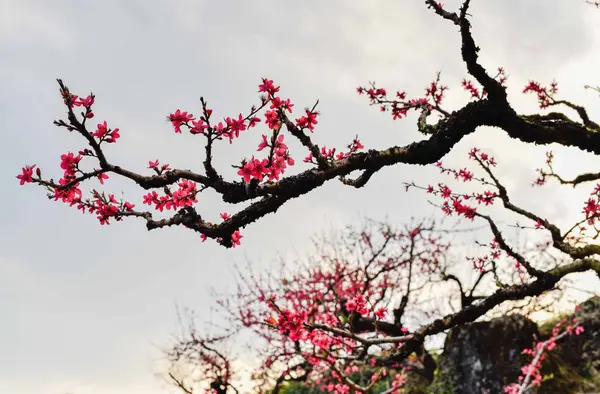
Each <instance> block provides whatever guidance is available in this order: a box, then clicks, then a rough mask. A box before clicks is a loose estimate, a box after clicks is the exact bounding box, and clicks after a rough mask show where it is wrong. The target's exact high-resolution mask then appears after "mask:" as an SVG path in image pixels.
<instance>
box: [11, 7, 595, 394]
mask: <svg viewBox="0 0 600 394" xmlns="http://www.w3.org/2000/svg"><path fill="white" fill-rule="evenodd" d="M423 3H424V2H423V1H422V0H394V1H392V0H389V1H388V0H380V1H374V0H319V1H317V0H307V1H293V2H292V1H282V0H278V1H276V0H255V1H243V0H237V1H227V0H221V1H208V0H172V1H167V0H125V1H123V0H122V1H117V0H103V1H75V0H70V1H67V0H54V1H42V0H37V1H33V0H0V86H1V89H0V126H1V130H2V135H3V141H2V144H0V160H1V161H2V166H0V180H1V182H2V184H3V185H4V186H3V197H2V201H4V202H3V204H2V206H1V207H0V316H2V318H1V323H0V349H1V350H0V365H1V366H2V367H0V393H17V392H18V393H19V394H64V393H67V392H70V393H73V394H121V393H141V392H144V393H145V394H157V393H167V392H169V390H170V389H168V388H167V385H166V384H164V383H162V382H161V381H160V380H159V379H158V378H157V377H156V376H155V375H156V373H159V372H161V369H160V366H158V365H157V360H158V359H159V357H160V352H159V351H158V348H159V347H161V346H164V345H165V344H166V343H168V340H169V337H170V335H171V334H174V333H176V332H177V320H176V316H175V305H182V306H187V307H192V308H194V309H196V310H197V311H198V312H199V313H206V312H207V311H208V309H209V306H210V304H211V298H210V297H209V295H208V290H209V288H210V287H211V286H213V287H215V288H217V289H225V288H227V285H228V284H230V283H231V278H232V267H233V265H234V264H235V263H238V264H243V263H245V262H246V261H251V262H252V264H253V265H254V266H256V267H259V268H260V267H266V266H268V264H270V263H271V262H272V261H273V260H274V259H275V258H276V257H277V255H278V254H282V253H287V252H289V251H292V250H296V251H298V252H300V253H302V252H303V251H306V250H308V249H307V248H308V246H309V238H310V236H312V235H313V234H315V233H316V232H319V231H323V230H328V229H330V228H332V227H336V226H342V225H347V224H351V223H356V222H358V220H359V219H360V218H361V217H362V216H364V215H366V216H369V217H372V218H375V219H384V218H385V217H388V218H389V219H390V220H391V221H393V222H395V223H402V222H406V221H408V220H409V219H410V217H411V215H416V216H428V215H430V214H431V213H432V208H431V206H430V205H429V204H427V202H426V201H425V199H424V198H423V195H422V194H419V193H418V192H409V193H406V192H404V189H403V187H402V182H405V181H411V180H419V181H420V182H422V183H428V182H435V181H436V180H438V179H439V176H438V173H437V171H436V170H435V169H433V168H416V167H410V166H396V167H394V168H388V169H385V170H383V171H380V173H379V174H378V175H376V176H375V177H373V179H372V180H371V182H370V183H369V185H368V186H367V187H366V188H364V189H361V190H355V189H351V188H348V187H344V186H342V185H340V184H339V183H338V182H336V181H333V182H330V183H328V184H326V185H325V186H324V187H322V188H320V189H319V190H317V191H314V192H312V193H310V195H308V196H304V197H302V198H299V199H296V200H294V201H291V202H289V203H287V204H286V205H284V206H283V207H282V208H281V209H280V210H279V211H278V212H277V214H276V215H269V216H268V217H265V218H263V219H262V220H260V221H259V222H258V223H256V224H253V225H251V226H250V227H248V228H246V229H244V230H243V235H244V238H243V240H242V241H243V247H241V248H238V249H234V250H226V249H224V248H222V247H219V246H217V245H216V244H215V243H214V242H210V241H209V242H206V243H201V242H200V240H199V238H198V235H197V234H195V233H192V232H189V231H185V230H184V229H167V230H162V231H154V232H146V231H145V226H144V224H143V223H142V222H141V221H136V220H127V221H125V222H122V223H118V224H113V225H111V226H104V227H101V226H100V225H99V224H98V222H97V220H96V219H95V218H94V217H93V216H90V215H85V216H84V215H82V214H81V213H80V212H77V211H76V210H75V209H73V208H69V207H67V206H65V205H63V204H60V203H56V202H53V201H49V200H48V199H47V198H46V197H45V193H44V191H43V190H42V189H41V188H36V187H33V186H31V185H27V187H19V186H18V182H17V180H16V179H15V175H16V174H17V173H19V172H20V167H21V166H22V165H25V164H34V163H35V164H37V165H38V166H40V167H41V168H42V170H43V171H44V173H45V174H46V175H47V176H53V177H58V176H60V174H61V173H60V169H59V163H60V161H59V156H60V154H61V153H65V152H67V151H68V150H72V151H76V150H78V149H81V148H84V145H83V141H82V139H81V138H78V136H77V135H75V134H69V133H68V132H66V130H64V129H58V128H56V127H55V126H53V125H52V121H53V120H55V119H57V118H58V117H60V116H62V114H63V113H64V108H63V105H62V102H61V100H60V97H59V94H58V89H57V88H58V86H57V84H56V81H55V79H56V78H63V79H64V81H65V83H66V84H67V85H68V86H69V87H70V88H71V90H72V91H73V92H74V93H76V94H81V95H86V94H87V93H88V92H89V91H90V90H92V91H93V92H94V93H95V94H96V95H97V97H96V105H95V111H94V112H95V113H96V118H95V120H98V121H102V120H107V121H108V123H109V125H111V126H113V127H119V128H120V130H121V136H122V138H121V139H120V141H119V143H118V144H115V145H112V146H109V147H108V148H107V154H108V156H109V160H110V161H112V162H114V163H119V164H120V165H123V166H127V167H131V168H133V169H135V170H137V171H144V167H145V166H146V165H147V163H148V161H149V160H154V159H160V160H161V162H164V163H170V164H171V165H172V166H176V167H183V168H188V167H189V168H200V167H199V166H200V163H201V161H202V160H203V150H202V145H201V140H199V139H197V138H196V139H194V138H193V137H192V136H190V135H175V134H174V133H173V130H172V128H171V126H170V124H168V123H167V122H166V120H165V117H166V115H167V114H168V113H170V112H172V111H174V110H175V109H177V108H181V109H182V110H189V111H192V112H194V111H196V112H198V108H199V101H198V99H199V97H200V96H203V97H204V98H205V99H207V100H208V102H209V106H210V107H211V108H213V109H214V111H215V115H217V116H218V117H223V116H232V115H237V114H238V113H240V112H241V113H247V110H248V109H249V107H250V105H251V104H253V103H257V102H258V94H257V93H256V90H257V85H258V84H259V83H260V80H261V77H268V78H270V79H274V80H275V82H276V84H278V85H280V86H281V95H282V97H284V98H285V97H290V98H291V100H292V102H293V103H295V104H296V107H295V108H294V109H298V110H299V109H301V108H303V107H305V106H312V105H313V104H314V102H315V101H316V100H317V99H319V100H320V110H321V112H322V115H321V117H320V119H319V124H318V126H317V128H316V132H315V138H316V141H317V143H319V144H325V145H328V146H337V147H343V146H344V145H345V144H347V143H349V142H350V141H351V139H352V138H353V137H354V135H356V134H358V135H359V137H360V138H361V141H363V143H364V145H365V146H366V147H367V148H384V147H386V146H389V145H390V144H405V143H408V142H410V141H413V140H415V139H419V138H420V136H419V135H418V133H417V132H416V131H415V127H414V122H413V121H411V120H405V121H402V122H394V121H393V120H392V119H391V117H390V116H389V115H384V114H380V113H379V112H378V110H377V109H376V108H371V107H369V106H368V103H367V102H366V99H365V97H360V96H358V95H356V93H355V88H356V86H357V85H359V84H362V85H365V84H366V83H367V82H368V81H370V80H375V81H377V82H378V83H379V84H380V85H381V86H384V87H386V88H388V90H391V91H395V90H396V89H400V90H406V91H407V92H408V94H409V96H420V95H422V93H423V90H424V88H425V86H426V85H427V84H428V83H429V82H431V81H432V80H433V79H434V78H435V73H436V72H437V71H442V78H443V82H444V83H445V84H447V85H449V86H450V88H451V90H450V91H449V94H448V104H447V105H448V108H450V109H455V108H459V106H460V105H462V104H464V103H465V102H466V101H467V99H468V95H467V94H466V93H464V92H463V91H461V89H460V86H459V84H460V81H461V80H462V78H463V77H465V76H466V70H465V67H464V65H463V63H462V62H461V59H460V43H459V36H458V33H457V29H456V27H455V26H453V25H451V24H450V23H448V22H447V21H444V20H442V19H440V18H439V17H437V16H435V15H434V14H433V13H432V12H431V11H430V10H427V9H426V7H425V6H424V4H423ZM445 4H446V5H447V6H448V7H450V8H453V7H456V6H457V5H458V2H457V1H456V0H448V1H446V2H445ZM471 14H472V15H473V18H474V19H473V26H474V28H473V30H474V33H475V39H476V41H477V43H478V45H479V46H480V47H481V48H482V51H481V60H482V62H483V64H484V65H485V66H487V67H489V68H490V69H495V68H496V67H498V66H504V67H505V68H506V70H507V71H508V73H509V74H510V77H509V81H508V84H509V87H510V90H509V95H510V100H511V102H512V103H513V104H514V105H515V107H516V108H517V109H518V110H519V111H520V112H533V111H535V110H536V102H535V99H534V98H533V97H523V95H522V94H520V91H521V90H522V88H523V86H524V85H525V84H526V83H527V81H528V80H529V79H530V78H535V79H539V80H540V81H541V82H543V83H549V82H551V80H552V79H553V78H556V80H557V81H558V82H559V87H560V89H561V95H562V96H561V97H564V98H567V99H571V100H572V101H576V102H577V103H580V104H583V105H587V106H588V107H589V108H590V109H595V113H596V114H598V113H599V111H598V108H600V98H599V97H597V96H595V95H594V94H593V93H592V92H590V91H585V90H584V89H583V85H585V84H591V85H600V73H598V70H600V53H599V52H598V48H600V10H596V9H595V8H593V7H592V6H589V5H586V4H585V3H584V1H583V0H581V1H578V0H569V1H567V0H528V1H519V0H504V1H496V2H489V1H488V2H484V1H476V0H475V1H473V6H472V10H471ZM592 112H593V111H592ZM296 113H297V112H296V111H295V112H294V114H296ZM599 118H600V115H597V116H596V120H598V119H599ZM413 120H414V119H413ZM262 130H264V126H262ZM262 130H257V129H255V130H252V131H250V132H248V133H246V135H245V136H244V138H242V139H240V140H239V141H237V143H236V144H234V145H233V146H232V147H229V146H228V145H227V144H224V145H223V146H221V147H219V148H218V149H217V151H216V154H215V155H216V162H217V165H218V166H219V169H220V170H222V171H223V172H225V173H227V174H229V175H232V174H234V172H233V171H232V170H231V168H228V166H229V165H230V164H237V163H239V160H240V159H241V158H242V157H244V156H246V155H251V154H252V152H253V151H254V150H255V147H256V145H257V143H258V141H259V140H260V133H261V131H262ZM474 145H477V146H479V147H480V148H482V149H485V150H487V151H489V152H490V153H493V154H495V156H496V157H497V161H498V162H499V163H500V165H499V167H498V174H499V176H500V177H501V178H502V180H503V181H504V182H505V183H506V185H507V187H508V188H509V191H510V192H511V193H512V195H513V196H514V198H515V201H517V202H519V203H520V204H521V205H523V206H524V207H529V208H536V209H537V210H536V212H537V213H539V214H540V215H542V216H546V217H548V218H549V219H553V220H555V221H556V222H558V223H560V224H567V223H570V222H571V221H572V220H573V219H574V218H577V217H578V214H579V212H580V211H581V206H582V205H581V204H582V202H583V201H584V199H585V197H586V194H588V193H589V192H590V188H592V187H593V185H589V186H585V187H582V188H578V189H576V190H575V191H573V190H572V189H569V188H558V187H554V186H550V187H548V188H546V189H542V190H540V189H535V190H534V189H531V188H530V187H529V185H530V184H531V182H532V181H533V180H534V179H535V172H534V169H535V168H537V167H539V166H541V165H542V164H543V161H544V154H545V151H546V150H547V149H548V148H547V147H534V146H525V145H523V144H521V143H515V142H513V141H510V140H509V139H508V138H506V137H505V136H504V134H503V133H502V132H499V131H497V130H493V129H484V130H480V131H479V132H478V133H476V134H475V135H472V136H470V137H469V138H465V139H464V140H463V141H462V142H461V143H460V144H459V145H458V146H457V149H456V150H455V151H453V152H452V153H451V154H450V155H448V156H447V157H446V158H445V159H444V161H445V162H446V163H448V164H456V165H461V164H463V163H464V162H465V160H464V158H465V157H466V152H467V151H468V150H469V149H470V148H471V147H472V146H474ZM294 148H295V149H296V150H295V151H294V150H292V154H294V152H297V153H296V156H295V157H296V159H297V162H298V163H300V162H301V159H302V158H303V157H304V156H305V152H304V151H302V150H301V149H298V147H297V146H294ZM552 148H553V149H554V150H555V152H557V161H556V162H557V168H558V169H559V170H561V171H563V173H565V175H567V176H570V175H574V174H577V173H578V172H580V171H582V170H588V171H594V170H597V167H598V164H600V163H599V160H598V159H597V158H595V157H593V156H590V155H586V154H582V153H580V152H579V151H577V150H574V149H561V148H556V147H552ZM299 167H301V166H300V165H299ZM106 190H109V191H112V192H115V193H116V194H117V195H120V193H121V192H123V194H124V195H125V197H126V198H128V199H130V200H133V201H134V202H136V203H138V204H139V203H140V202H141V201H140V196H141V194H142V193H141V191H140V190H139V189H137V188H136V187H135V186H134V185H132V184H131V183H128V182H123V181H119V180H117V179H114V178H111V179H110V180H109V181H108V182H107V184H106ZM198 206H199V208H198V209H199V210H200V212H201V213H202V214H203V215H206V216H207V217H208V218H210V219H212V220H215V221H216V220H217V218H218V213H219V212H223V211H228V212H230V213H233V212H235V209H236V208H235V207H227V206H225V205H224V204H223V203H222V202H220V201H219V199H218V198H216V196H215V195H211V194H209V193H205V194H202V195H201V196H200V204H199V205H198ZM483 240H485V239H483ZM581 285H582V286H587V287H588V288H592V287H594V286H596V287H597V286H598V282H597V281H596V282H594V281H593V280H584V281H583V282H582V284H581ZM580 296H581V295H580Z"/></svg>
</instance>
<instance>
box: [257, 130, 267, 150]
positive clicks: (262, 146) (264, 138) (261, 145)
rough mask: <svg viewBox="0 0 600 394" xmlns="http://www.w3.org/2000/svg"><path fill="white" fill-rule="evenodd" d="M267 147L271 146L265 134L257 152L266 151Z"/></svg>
mask: <svg viewBox="0 0 600 394" xmlns="http://www.w3.org/2000/svg"><path fill="white" fill-rule="evenodd" d="M267 146H269V143H268V142H267V136H266V135H264V134H263V135H262V141H261V142H260V144H258V149H257V151H258V152H260V151H261V150H263V149H265V148H266V147H267Z"/></svg>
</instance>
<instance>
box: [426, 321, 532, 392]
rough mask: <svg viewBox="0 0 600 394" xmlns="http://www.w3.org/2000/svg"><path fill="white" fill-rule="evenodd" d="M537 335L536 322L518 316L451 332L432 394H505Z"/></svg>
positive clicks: (441, 358) (455, 329)
mask: <svg viewBox="0 0 600 394" xmlns="http://www.w3.org/2000/svg"><path fill="white" fill-rule="evenodd" d="M538 334H539V333H538V327H537V325H536V324H535V323H534V322H533V321H531V320H529V319H527V318H525V317H523V316H521V315H516V314H515V315H509V316H505V317H501V318H496V319H492V320H490V321H486V322H476V323H471V324H467V325H464V326H461V327H456V328H454V329H452V330H450V333H449V334H448V337H447V338H446V342H445V344H444V353H443V354H442V355H441V357H440V361H439V370H438V372H437V375H436V379H435V380H434V383H433V384H432V393H435V394H455V393H456V394H486V393H489V394H496V393H503V392H504V386H506V385H508V384H510V383H513V382H515V381H517V379H518V377H519V375H520V373H521V363H522V356H521V352H522V351H523V349H525V348H529V347H531V345H532V344H533V342H534V338H535V337H536V336H537V335H538Z"/></svg>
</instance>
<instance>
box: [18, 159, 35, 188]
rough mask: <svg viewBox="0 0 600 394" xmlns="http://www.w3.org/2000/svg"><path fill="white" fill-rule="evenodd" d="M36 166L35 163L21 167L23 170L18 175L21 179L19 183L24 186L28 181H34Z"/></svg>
mask: <svg viewBox="0 0 600 394" xmlns="http://www.w3.org/2000/svg"><path fill="white" fill-rule="evenodd" d="M34 168H35V164H34V165H32V166H25V167H23V168H22V169H21V171H23V173H22V174H19V175H17V179H18V180H19V181H20V182H19V184H20V185H21V186H23V185H24V184H26V183H31V182H33V169H34Z"/></svg>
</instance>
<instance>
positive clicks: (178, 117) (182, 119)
mask: <svg viewBox="0 0 600 394" xmlns="http://www.w3.org/2000/svg"><path fill="white" fill-rule="evenodd" d="M192 119H194V115H192V114H188V113H187V112H181V111H180V110H177V111H175V112H174V113H172V114H169V120H170V121H171V124H172V125H173V127H174V128H175V132H176V133H181V125H182V124H185V123H187V122H189V121H190V120H192Z"/></svg>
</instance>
